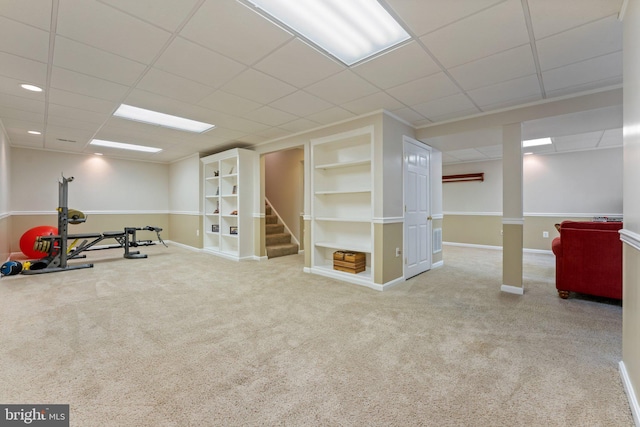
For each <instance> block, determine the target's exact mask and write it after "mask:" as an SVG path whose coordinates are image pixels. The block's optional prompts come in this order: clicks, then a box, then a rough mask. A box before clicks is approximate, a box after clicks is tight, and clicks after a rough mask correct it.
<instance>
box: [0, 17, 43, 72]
mask: <svg viewBox="0 0 640 427" xmlns="http://www.w3.org/2000/svg"><path fill="white" fill-rule="evenodd" d="M0 51H2V52H5V53H10V54H13V55H18V56H23V57H25V58H28V59H33V60H35V61H40V62H45V63H46V62H47V58H48V55H49V33H48V32H47V31H44V30H40V29H38V28H34V27H31V26H29V25H25V24H22V23H20V22H16V21H12V20H11V19H7V18H4V17H2V16H0Z"/></svg>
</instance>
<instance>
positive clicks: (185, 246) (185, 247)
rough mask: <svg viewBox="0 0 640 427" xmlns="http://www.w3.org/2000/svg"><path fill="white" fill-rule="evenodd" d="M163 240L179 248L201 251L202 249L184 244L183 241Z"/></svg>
mask: <svg viewBox="0 0 640 427" xmlns="http://www.w3.org/2000/svg"><path fill="white" fill-rule="evenodd" d="M164 242H165V243H167V244H168V243H171V244H172V245H175V246H180V247H181V248H183V249H188V250H190V251H194V252H202V249H198V248H194V247H193V246H189V245H185V244H184V243H178V242H174V241H173V240H165V241H164Z"/></svg>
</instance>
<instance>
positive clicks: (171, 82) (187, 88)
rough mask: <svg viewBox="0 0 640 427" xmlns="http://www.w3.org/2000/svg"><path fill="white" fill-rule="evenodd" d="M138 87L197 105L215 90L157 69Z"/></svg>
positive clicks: (153, 69)
mask: <svg viewBox="0 0 640 427" xmlns="http://www.w3.org/2000/svg"><path fill="white" fill-rule="evenodd" d="M137 87H138V88H139V89H142V90H146V91H148V92H153V93H157V94H159V95H162V96H166V97H168V98H173V99H177V100H180V101H183V102H189V103H192V104H197V103H198V101H200V100H201V99H202V98H204V97H206V96H207V95H209V94H211V93H212V92H213V91H214V90H215V89H213V88H212V87H210V86H205V85H203V84H201V83H198V82H195V81H193V80H188V79H185V78H184V77H180V76H176V75H175V74H171V73H167V72H165V71H162V70H158V69H157V68H152V69H150V70H149V71H148V72H147V73H146V74H145V76H144V77H143V78H142V80H140V82H139V83H138V85H137Z"/></svg>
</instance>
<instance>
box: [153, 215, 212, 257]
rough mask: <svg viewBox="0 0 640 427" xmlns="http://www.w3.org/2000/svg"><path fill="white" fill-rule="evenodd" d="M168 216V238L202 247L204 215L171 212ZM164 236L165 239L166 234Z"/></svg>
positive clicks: (194, 246)
mask: <svg viewBox="0 0 640 427" xmlns="http://www.w3.org/2000/svg"><path fill="white" fill-rule="evenodd" d="M167 217H168V224H169V225H168V233H167V234H166V236H167V237H166V239H168V240H171V241H172V242H176V243H180V244H183V245H187V246H191V247H193V248H198V249H202V216H200V215H198V214H191V215H190V214H176V213H171V214H169V215H167ZM162 238H163V239H165V237H164V235H163V237H162Z"/></svg>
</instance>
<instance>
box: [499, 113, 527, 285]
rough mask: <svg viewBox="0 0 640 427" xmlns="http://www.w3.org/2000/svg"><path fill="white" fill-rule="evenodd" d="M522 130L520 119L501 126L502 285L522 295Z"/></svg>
mask: <svg viewBox="0 0 640 427" xmlns="http://www.w3.org/2000/svg"><path fill="white" fill-rule="evenodd" d="M522 209H523V208H522V130H521V125H520V123H513V124H509V125H504V126H503V127H502V287H501V290H502V291H503V292H509V293H512V294H518V295H522V294H524V287H523V283H522V245H523V231H522V230H523V228H524V215H523V212H522Z"/></svg>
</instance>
